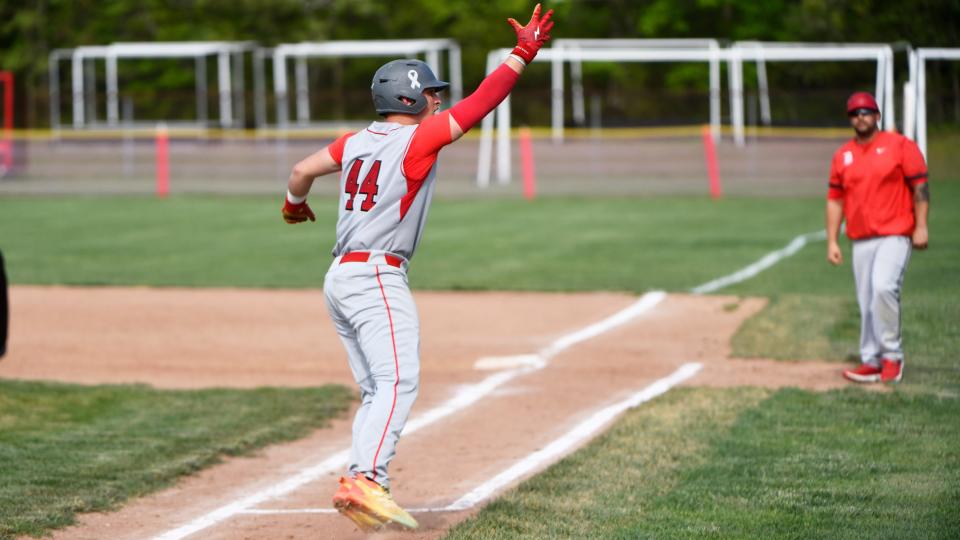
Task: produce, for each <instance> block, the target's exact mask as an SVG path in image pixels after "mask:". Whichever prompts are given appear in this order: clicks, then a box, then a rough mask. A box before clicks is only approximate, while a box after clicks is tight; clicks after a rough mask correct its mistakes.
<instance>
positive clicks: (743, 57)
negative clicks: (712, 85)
mask: <svg viewBox="0 0 960 540" xmlns="http://www.w3.org/2000/svg"><path fill="white" fill-rule="evenodd" d="M727 55H728V60H729V63H730V70H729V85H730V113H731V124H732V125H733V137H734V141H735V142H736V144H737V146H743V145H744V144H745V137H744V114H743V111H744V106H743V101H744V91H743V62H744V61H750V62H756V63H757V77H758V87H759V91H760V103H761V115H762V116H763V121H764V123H766V124H768V125H769V123H770V121H771V119H770V98H769V90H768V88H767V82H766V63H767V62H855V61H874V62H876V63H877V71H876V80H875V97H876V99H877V102H878V103H879V104H880V108H881V113H882V116H881V119H882V120H881V121H882V122H883V124H882V125H883V126H884V127H886V128H888V127H892V126H895V125H896V116H895V113H894V101H893V94H894V88H893V48H892V47H891V46H890V45H886V44H871V43H864V44H836V43H775V42H759V41H738V42H735V43H734V44H733V45H732V46H731V47H730V48H729V49H728V50H727Z"/></svg>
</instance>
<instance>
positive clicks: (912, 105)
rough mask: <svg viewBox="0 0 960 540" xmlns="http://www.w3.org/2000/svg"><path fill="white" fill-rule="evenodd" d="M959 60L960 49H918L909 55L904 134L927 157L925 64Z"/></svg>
mask: <svg viewBox="0 0 960 540" xmlns="http://www.w3.org/2000/svg"><path fill="white" fill-rule="evenodd" d="M930 60H960V49H943V48H937V49H933V48H920V49H916V50H914V51H913V52H912V53H911V55H910V81H909V83H908V85H907V90H906V91H905V92H904V98H905V100H908V101H909V103H907V104H905V106H904V110H905V112H904V132H905V135H907V136H908V137H911V138H912V139H914V140H915V141H916V142H917V145H918V146H919V147H920V150H921V151H922V152H923V155H924V157H928V156H927V62H928V61H930Z"/></svg>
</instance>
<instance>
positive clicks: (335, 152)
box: [327, 131, 354, 166]
mask: <svg viewBox="0 0 960 540" xmlns="http://www.w3.org/2000/svg"><path fill="white" fill-rule="evenodd" d="M353 134H354V132H352V131H351V132H350V133H344V134H343V135H341V136H340V137H338V138H337V140H335V141H333V142H332V143H330V146H328V147H327V150H328V151H329V152H330V157H332V158H333V160H334V161H336V162H337V165H341V166H342V165H343V147H344V146H345V145H346V144H347V139H349V138H350V137H352V136H353Z"/></svg>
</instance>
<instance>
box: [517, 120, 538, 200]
mask: <svg viewBox="0 0 960 540" xmlns="http://www.w3.org/2000/svg"><path fill="white" fill-rule="evenodd" d="M520 163H521V166H522V167H523V196H524V197H525V198H526V199H527V200H528V201H532V200H533V199H534V198H536V196H537V173H536V168H535V167H534V164H533V136H532V135H531V133H530V128H526V127H523V128H520Z"/></svg>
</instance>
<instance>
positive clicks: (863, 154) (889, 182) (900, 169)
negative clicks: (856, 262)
mask: <svg viewBox="0 0 960 540" xmlns="http://www.w3.org/2000/svg"><path fill="white" fill-rule="evenodd" d="M926 181H927V164H926V163H925V162H924V160H923V154H921V153H920V149H919V148H918V147H917V145H916V143H914V142H913V141H911V140H910V139H908V138H906V137H904V136H903V135H900V134H898V133H891V132H888V131H880V132H877V134H876V136H875V137H874V138H873V140H872V141H870V142H869V143H867V144H865V145H863V144H859V143H857V140H856V139H855V138H854V139H851V140H850V141H848V142H847V143H846V144H844V145H843V146H841V147H840V148H839V149H838V150H837V151H836V153H834V155H833V163H832V165H831V167H830V185H829V190H828V192H827V198H828V199H833V200H841V201H843V214H844V217H845V218H846V221H847V236H849V237H850V239H851V240H860V239H863V238H870V237H873V236H910V235H911V234H913V228H914V225H915V221H914V215H913V189H912V188H913V187H915V186H916V185H918V184H921V183H923V182H926Z"/></svg>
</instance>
